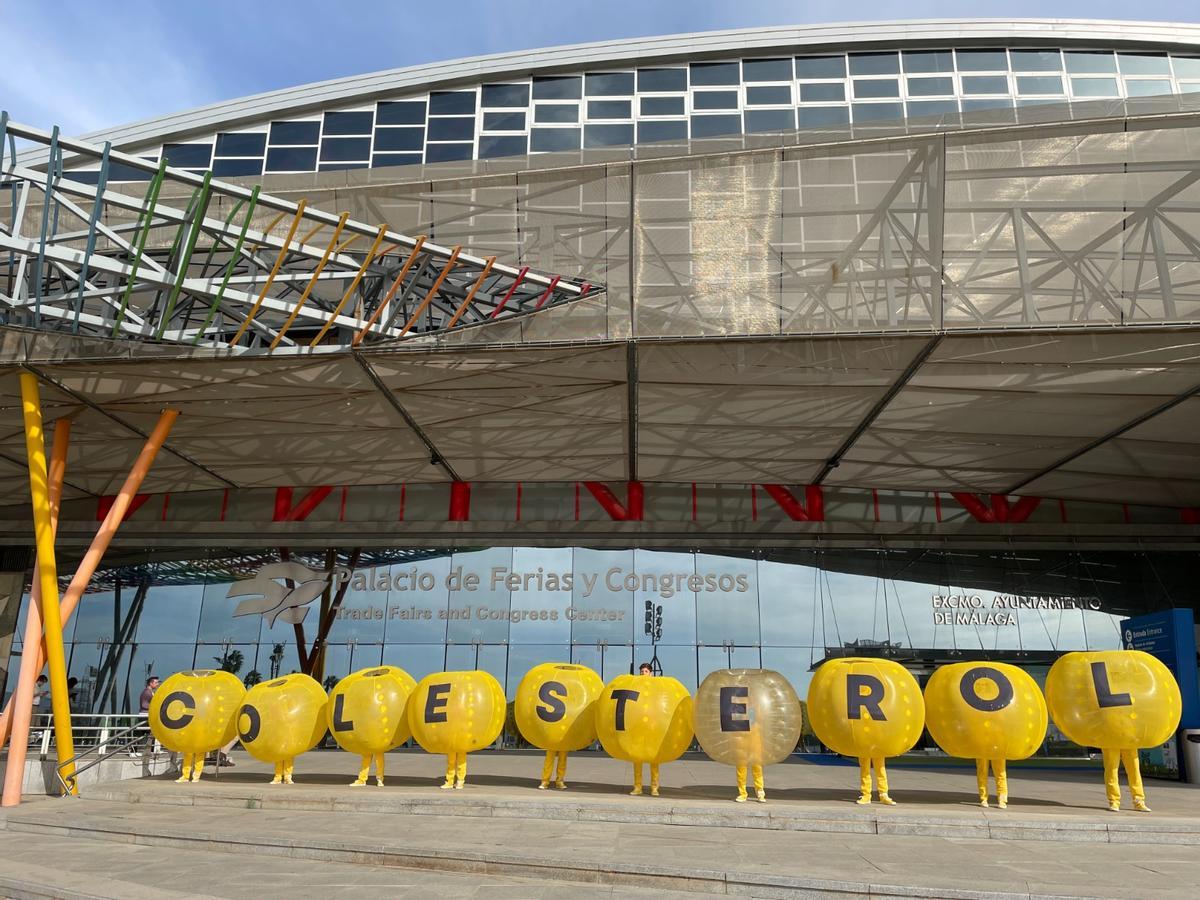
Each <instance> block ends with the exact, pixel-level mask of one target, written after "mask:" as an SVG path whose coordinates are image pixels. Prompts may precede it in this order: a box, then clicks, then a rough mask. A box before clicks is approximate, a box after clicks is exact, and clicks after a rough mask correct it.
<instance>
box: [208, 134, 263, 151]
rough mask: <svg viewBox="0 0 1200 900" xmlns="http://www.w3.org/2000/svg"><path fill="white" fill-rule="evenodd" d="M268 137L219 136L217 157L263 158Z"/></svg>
mask: <svg viewBox="0 0 1200 900" xmlns="http://www.w3.org/2000/svg"><path fill="white" fill-rule="evenodd" d="M266 149H267V136H266V135H265V134H262V133H256V134H218V135H217V156H262V155H263V152H264V151H265V150H266Z"/></svg>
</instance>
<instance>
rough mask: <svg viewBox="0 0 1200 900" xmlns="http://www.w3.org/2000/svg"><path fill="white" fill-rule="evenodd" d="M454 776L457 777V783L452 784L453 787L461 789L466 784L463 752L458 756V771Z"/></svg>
mask: <svg viewBox="0 0 1200 900" xmlns="http://www.w3.org/2000/svg"><path fill="white" fill-rule="evenodd" d="M455 774H456V775H457V776H458V781H456V782H455V783H454V786H455V787H456V788H461V787H462V786H463V785H465V784H466V783H467V754H466V752H465V751H464V752H462V753H460V754H458V770H457V772H456V773H455Z"/></svg>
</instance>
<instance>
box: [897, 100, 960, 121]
mask: <svg viewBox="0 0 1200 900" xmlns="http://www.w3.org/2000/svg"><path fill="white" fill-rule="evenodd" d="M956 112H958V101H957V100H910V101H908V115H909V118H912V119H918V118H922V117H926V116H944V115H946V114H947V113H956Z"/></svg>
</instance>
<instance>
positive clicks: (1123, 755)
mask: <svg viewBox="0 0 1200 900" xmlns="http://www.w3.org/2000/svg"><path fill="white" fill-rule="evenodd" d="M1103 753H1104V792H1105V794H1107V795H1108V802H1109V804H1110V805H1111V804H1113V803H1120V802H1121V780H1120V770H1121V764H1122V763H1124V765H1125V778H1126V779H1127V780H1128V781H1129V793H1131V794H1132V795H1133V799H1134V802H1135V803H1145V802H1146V791H1145V789H1144V788H1143V787H1142V764H1141V761H1140V760H1139V759H1138V752H1137V751H1136V750H1104V751H1103Z"/></svg>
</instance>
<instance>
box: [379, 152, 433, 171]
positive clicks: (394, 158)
mask: <svg viewBox="0 0 1200 900" xmlns="http://www.w3.org/2000/svg"><path fill="white" fill-rule="evenodd" d="M420 164H421V154H420V153H376V154H375V155H374V156H372V157H371V166H372V167H373V168H376V169H382V168H385V167H387V166H412V165H420Z"/></svg>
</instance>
